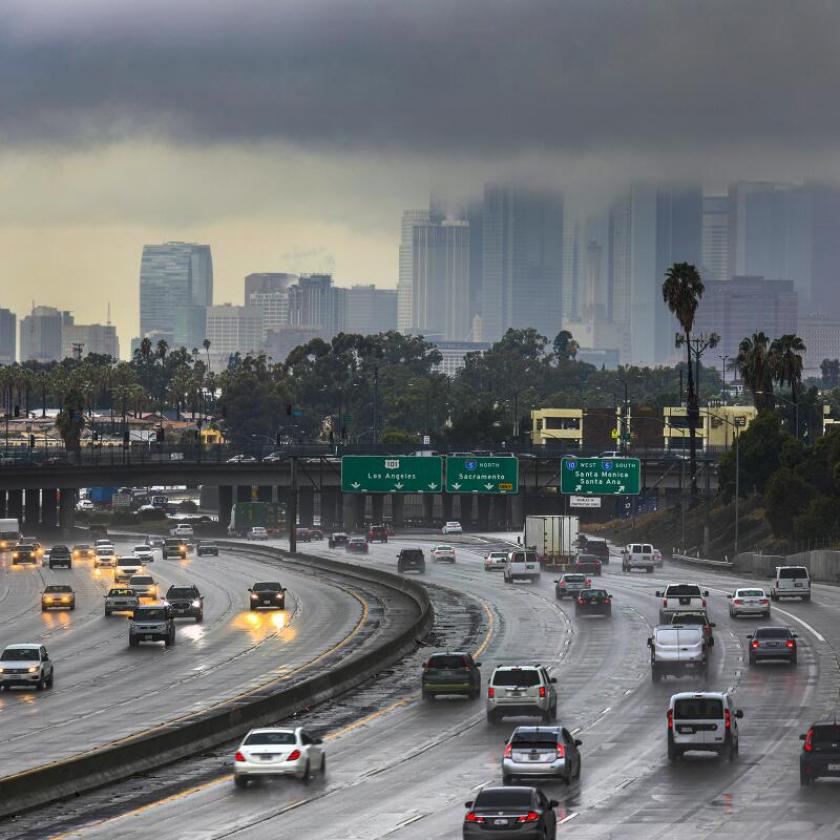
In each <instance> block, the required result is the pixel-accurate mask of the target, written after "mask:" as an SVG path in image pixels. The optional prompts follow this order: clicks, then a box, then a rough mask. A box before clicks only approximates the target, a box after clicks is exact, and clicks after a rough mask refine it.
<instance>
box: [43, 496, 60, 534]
mask: <svg viewBox="0 0 840 840" xmlns="http://www.w3.org/2000/svg"><path fill="white" fill-rule="evenodd" d="M41 518H42V523H41V524H42V527H44V528H49V529H54V528H57V527H58V498H57V497H56V493H55V488H52V487H51V488H50V489H48V490H42V491H41Z"/></svg>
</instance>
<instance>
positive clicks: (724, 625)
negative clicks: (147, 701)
mask: <svg viewBox="0 0 840 840" xmlns="http://www.w3.org/2000/svg"><path fill="white" fill-rule="evenodd" d="M467 542H469V541H467ZM406 544H408V543H407V542H406V541H403V540H399V539H394V540H392V542H391V543H390V544H388V545H384V546H380V545H376V544H375V545H372V546H371V554H370V555H369V556H368V557H366V558H365V557H362V558H354V559H355V561H356V562H360V563H370V564H373V565H383V566H386V567H390V568H393V567H394V566H395V556H394V555H395V554H396V552H397V551H398V549H399V548H400V546H402V545H406ZM305 548H306V550H308V551H312V552H313V553H324V554H328V555H329V554H332V555H333V556H335V555H336V554H338V556H340V557H344V556H345V555H344V552H343V551H339V552H330V551H329V549H327V548H326V547H321V546H319V545H318V544H312V545H310V546H306V547H305ZM484 550H485V549H484V548H482V547H480V546H478V545H474V546H472V547H471V546H470V545H468V544H464V545H459V550H458V562H457V563H456V564H455V565H454V566H449V565H434V564H431V563H430V564H429V571H428V574H427V576H426V579H427V580H428V581H429V582H435V583H438V584H442V585H445V586H448V587H452V588H454V589H458V590H462V591H465V592H467V593H469V594H470V595H472V596H474V597H475V598H476V599H477V600H478V601H479V603H481V604H482V608H483V611H484V615H485V626H484V628H483V630H484V632H483V633H482V634H481V635H480V637H479V639H477V642H478V644H477V645H476V648H477V649H478V652H479V653H480V658H481V661H482V666H483V673H484V675H485V677H486V676H488V675H489V673H490V672H491V670H492V668H493V666H494V665H495V664H498V663H515V662H535V661H538V662H542V663H543V664H545V665H548V666H550V667H551V668H552V673H553V674H554V675H555V676H556V677H557V678H558V691H559V697H560V702H559V709H558V721H559V722H561V723H563V724H564V725H565V726H567V727H568V728H570V729H572V730H574V731H576V733H577V737H579V738H581V739H582V741H583V746H582V748H581V750H582V755H583V772H582V778H581V780H580V782H579V783H578V782H576V783H573V784H572V785H570V786H569V787H566V786H564V785H562V784H559V785H551V784H549V785H545V786H544V787H545V790H546V792H547V793H548V794H549V795H550V796H552V797H553V798H555V799H558V800H559V801H560V805H559V806H558V809H557V811H558V822H560V826H559V829H558V836H559V837H562V836H570V837H579V838H596V837H597V838H607V837H609V838H641V837H644V838H672V837H679V838H681V840H685V838H712V837H736V836H737V837H739V838H759V837H760V838H793V837H820V838H834V837H840V819H838V811H837V807H836V795H837V792H838V791H840V787H838V784H837V783H833V782H820V783H817V784H816V785H814V786H813V787H811V788H808V789H800V787H799V781H798V750H799V746H800V745H799V741H798V738H797V736H798V734H799V733H800V732H802V731H804V730H805V729H806V728H807V725H808V723H809V722H810V721H811V720H813V719H815V718H819V717H822V716H823V715H825V714H826V713H827V712H829V711H831V712H832V713H833V710H834V709H835V708H836V705H837V700H838V691H840V670H838V660H837V654H836V651H837V649H838V648H839V647H840V622H838V617H840V589H837V588H833V587H827V586H816V587H815V590H814V600H813V601H812V603H810V604H800V603H798V602H783V603H782V604H781V605H779V608H776V606H775V605H774V617H773V619H772V621H773V623H785V624H789V625H790V626H792V627H794V628H795V629H796V630H797V632H798V633H799V635H800V643H801V646H800V655H799V665H798V667H797V668H795V669H794V668H790V667H789V666H786V665H784V664H780V665H775V664H765V665H762V666H759V667H757V668H754V669H750V668H748V667H746V666H745V657H744V652H745V649H744V644H745V643H746V640H745V638H744V636H745V634H746V633H748V632H749V630H750V628H751V627H753V626H754V625H755V624H756V621H755V620H752V619H748V620H737V621H734V620H732V619H730V618H729V616H728V612H727V602H726V599H725V593H726V592H729V591H731V589H732V588H734V583H735V580H734V579H733V578H731V577H729V576H727V575H725V574H722V573H706V572H705V571H699V570H698V571H695V570H693V569H689V568H685V567H670V566H668V565H666V567H665V568H664V569H663V570H662V571H661V572H660V571H657V573H656V574H655V575H643V574H634V575H630V576H627V575H622V574H621V572H620V571H618V564H617V563H616V562H615V560H614V561H613V564H612V565H611V567H610V568H609V569H607V571H606V573H605V575H604V577H603V578H602V581H601V582H602V583H604V584H605V585H606V586H607V587H608V588H609V589H610V591H611V592H612V594H613V595H614V597H615V606H614V612H613V616H612V618H611V619H606V618H597V617H586V618H580V619H577V618H575V616H574V610H573V607H572V605H571V604H570V603H569V602H568V601H566V602H557V601H556V600H555V598H554V592H553V584H552V581H551V577H550V576H549V575H543V579H542V581H541V582H540V583H539V584H537V585H530V584H517V585H513V586H510V585H505V584H504V583H503V582H502V579H501V575H500V574H498V573H486V572H484V571H483V568H482V564H481V555H482V553H483V552H484ZM668 581H697V582H700V583H702V584H703V585H704V586H706V587H707V588H709V589H710V592H711V597H710V613H711V616H712V620H713V621H715V622H716V623H717V628H716V631H715V632H716V638H717V644H716V646H715V649H714V652H713V654H712V660H713V664H712V667H711V669H710V673H709V676H708V678H707V679H706V680H705V681H704V680H703V679H702V678H696V679H695V678H684V679H679V680H677V679H666V680H664V681H663V682H662V683H660V684H656V685H654V684H653V683H652V682H651V679H650V670H649V665H648V660H647V648H646V647H645V644H644V642H645V638H646V637H647V634H648V631H649V629H650V627H651V626H652V625H653V624H654V623H655V622H656V620H657V608H658V601H657V599H656V598H655V596H654V590H656V589H657V588H661V586H662V585H664V584H665V583H666V582H668ZM692 688H696V689H698V690H699V689H703V688H709V689H722V688H729V689H731V690H734V691H735V696H736V701H737V705H738V706H739V707H740V708H742V709H743V710H744V715H745V716H744V719H743V721H742V728H741V755H740V758H739V759H738V760H736V762H735V763H733V764H729V763H727V762H724V761H721V760H719V759H718V758H716V757H713V756H708V757H707V756H702V755H698V756H696V757H694V756H688V757H686V758H684V759H682V760H680V761H678V762H676V763H675V764H670V763H669V762H668V761H667V758H666V749H665V747H666V737H665V736H666V729H665V726H666V724H665V710H666V708H667V702H668V698H669V697H670V695H671V694H672V693H675V692H677V691H684V690H691V689H692ZM516 722H517V721H514V720H512V719H508V720H505V721H504V722H503V723H501V724H497V725H493V726H491V725H488V724H487V723H486V721H485V716H484V708H483V703H482V702H481V701H476V702H468V701H461V700H452V701H448V700H438V701H435V702H433V703H422V702H421V701H420V700H419V698H418V694H417V690H416V687H412V688H409V689H406V691H405V693H404V696H402V697H400V698H399V699H398V700H397V701H393V702H390V703H388V704H387V705H383V706H381V707H380V708H377V709H376V710H375V711H373V712H371V713H368V714H366V715H365V716H364V717H363V718H362V719H361V720H360V721H357V722H356V723H354V724H350V725H344V726H342V727H340V728H339V729H337V730H334V731H332V732H331V731H330V727H329V722H328V721H321V725H322V727H323V728H322V731H324V732H325V733H326V734H327V739H328V746H329V771H328V774H327V777H326V779H320V778H316V780H315V781H313V782H312V783H311V784H310V785H309V786H306V787H304V786H303V785H301V784H298V783H294V782H290V781H272V782H265V783H263V784H260V785H257V786H252V787H250V788H249V789H248V790H246V791H236V790H235V789H234V788H233V785H232V783H231V782H230V780H229V779H228V778H225V777H223V778H217V779H213V780H210V781H208V782H207V783H206V784H203V785H200V786H198V789H196V790H194V791H192V792H181V793H178V794H176V795H174V796H171V797H168V798H167V799H165V800H164V801H162V802H159V803H157V804H152V805H146V806H144V807H143V808H142V809H137V810H135V811H132V812H131V813H129V814H127V815H126V816H123V817H118V818H110V819H108V820H107V821H105V822H102V823H98V824H96V823H95V824H92V825H89V826H86V827H84V828H82V829H80V830H78V831H73V832H72V833H70V834H67V835H60V836H79V837H96V838H100V837H101V838H104V837H114V836H119V837H121V838H144V839H145V838H148V837H150V836H162V835H168V836H170V837H175V838H202V840H209V838H214V840H221V838H243V839H244V838H248V840H262V838H276V837H283V838H302V840H338V838H341V840H354V838H358V840H378V839H379V838H385V837H399V838H426V840H430V838H453V837H459V836H460V830H461V821H462V819H463V813H464V808H463V802H464V800H466V799H470V798H472V794H473V792H474V791H475V789H476V787H477V786H479V785H481V784H486V783H491V782H499V781H500V773H499V757H500V753H501V746H502V743H503V741H504V739H505V737H506V736H507V734H508V733H509V732H510V730H511V728H512V727H513V726H514V725H515V724H516Z"/></svg>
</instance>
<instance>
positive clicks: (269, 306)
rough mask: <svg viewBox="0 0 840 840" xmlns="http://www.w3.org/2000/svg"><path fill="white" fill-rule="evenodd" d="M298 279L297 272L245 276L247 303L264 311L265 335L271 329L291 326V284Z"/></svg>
mask: <svg viewBox="0 0 840 840" xmlns="http://www.w3.org/2000/svg"><path fill="white" fill-rule="evenodd" d="M297 279H298V276H297V275H296V274H284V273H280V272H276V273H262V274H249V275H248V276H247V277H246V278H245V305H246V306H254V307H256V308H257V309H259V310H260V312H262V317H263V337H265V336H266V335H267V334H268V331H269V330H280V329H284V328H285V327H288V326H289V285H290V284H291V283H294V282H295V281H296V280H297Z"/></svg>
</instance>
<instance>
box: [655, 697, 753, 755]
mask: <svg viewBox="0 0 840 840" xmlns="http://www.w3.org/2000/svg"><path fill="white" fill-rule="evenodd" d="M743 716H744V713H743V712H742V711H741V710H740V709H736V708H735V704H734V703H733V702H732V695H731V694H729V693H728V692H726V691H701V692H688V691H686V692H682V693H681V694H675V695H674V696H673V697H671V702H670V703H669V704H668V758H669V759H670V760H671V761H674V760H675V759H676V758H677V757H678V756H681V755H682V754H683V753H685V752H691V751H700V752H716V753H717V754H718V755H726V756H727V757H728V758H729V760H730V761H734V759H735V756H736V755H737V754H738V748H739V742H740V737H739V734H738V721H739V720H740V719H741V718H742V717H743Z"/></svg>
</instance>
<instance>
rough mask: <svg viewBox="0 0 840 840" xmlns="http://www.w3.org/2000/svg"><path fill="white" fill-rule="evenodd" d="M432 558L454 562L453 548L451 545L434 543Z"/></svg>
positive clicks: (438, 560)
mask: <svg viewBox="0 0 840 840" xmlns="http://www.w3.org/2000/svg"><path fill="white" fill-rule="evenodd" d="M432 560H435V561H437V562H438V563H440V562H441V561H442V562H444V563H454V562H455V549H454V548H453V547H452V546H451V545H436V546H435V547H434V548H433V549H432Z"/></svg>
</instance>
